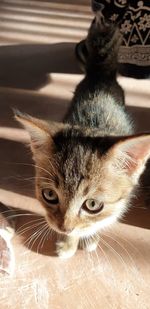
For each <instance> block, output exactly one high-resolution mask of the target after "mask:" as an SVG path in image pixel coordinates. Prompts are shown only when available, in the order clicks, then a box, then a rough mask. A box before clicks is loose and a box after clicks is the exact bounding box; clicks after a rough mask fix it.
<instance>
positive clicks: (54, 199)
mask: <svg viewBox="0 0 150 309" xmlns="http://www.w3.org/2000/svg"><path fill="white" fill-rule="evenodd" d="M42 196H43V198H44V200H45V201H46V202H47V203H49V204H52V205H57V204H58V203H59V199H58V195H57V193H56V192H55V191H54V190H52V189H43V190H42Z"/></svg>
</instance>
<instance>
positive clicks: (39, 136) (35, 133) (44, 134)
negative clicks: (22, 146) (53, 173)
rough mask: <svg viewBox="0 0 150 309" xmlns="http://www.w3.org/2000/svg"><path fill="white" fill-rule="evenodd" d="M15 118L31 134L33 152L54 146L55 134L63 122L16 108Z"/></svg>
mask: <svg viewBox="0 0 150 309" xmlns="http://www.w3.org/2000/svg"><path fill="white" fill-rule="evenodd" d="M14 113H15V119H16V120H17V121H19V122H20V123H21V124H22V125H23V127H24V128H25V129H26V131H27V132H28V133H29V135H30V139H31V149H32V151H33V152H35V151H36V152H37V151H38V150H40V151H42V152H44V151H47V150H50V149H52V148H54V141H53V135H54V134H56V132H58V131H59V130H60V129H61V128H63V124H61V123H56V122H51V123H48V122H47V121H44V120H41V119H38V118H34V117H32V116H29V115H27V114H23V113H21V112H20V111H18V110H14Z"/></svg>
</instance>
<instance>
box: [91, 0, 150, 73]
mask: <svg viewBox="0 0 150 309" xmlns="http://www.w3.org/2000/svg"><path fill="white" fill-rule="evenodd" d="M92 9H93V11H97V10H99V9H100V10H101V12H102V13H103V15H104V16H105V17H106V18H107V19H109V20H111V21H113V22H116V23H118V24H119V26H120V30H121V32H122V34H123V42H122V46H121V48H120V52H119V62H120V64H126V66H125V65H124V66H123V65H121V66H120V67H121V69H122V70H123V71H124V72H126V73H127V71H130V72H131V75H132V71H133V72H134V73H135V75H136V74H137V75H138V72H139V75H142V72H145V74H146V75H150V0H142V1H138V0H95V1H94V0H93V1H92ZM134 73H133V76H134ZM125 75H126V74H125ZM127 75H130V74H127ZM139 77H140V76H139Z"/></svg>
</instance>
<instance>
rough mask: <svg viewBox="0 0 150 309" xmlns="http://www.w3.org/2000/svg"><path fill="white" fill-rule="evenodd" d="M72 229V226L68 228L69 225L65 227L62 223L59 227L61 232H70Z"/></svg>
mask: <svg viewBox="0 0 150 309" xmlns="http://www.w3.org/2000/svg"><path fill="white" fill-rule="evenodd" d="M73 229H74V228H70V227H65V226H64V225H62V226H61V227H60V230H61V231H62V232H64V233H67V234H68V233H71V232H72V231H73Z"/></svg>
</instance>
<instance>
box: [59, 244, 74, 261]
mask: <svg viewBox="0 0 150 309" xmlns="http://www.w3.org/2000/svg"><path fill="white" fill-rule="evenodd" d="M76 250H77V247H75V246H72V245H71V244H70V243H68V242H67V241H60V242H57V243H56V252H57V255H58V256H59V257H60V258H62V259H68V258H70V257H72V256H73V255H74V254H75V253H76Z"/></svg>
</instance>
